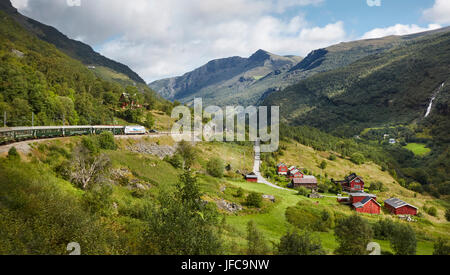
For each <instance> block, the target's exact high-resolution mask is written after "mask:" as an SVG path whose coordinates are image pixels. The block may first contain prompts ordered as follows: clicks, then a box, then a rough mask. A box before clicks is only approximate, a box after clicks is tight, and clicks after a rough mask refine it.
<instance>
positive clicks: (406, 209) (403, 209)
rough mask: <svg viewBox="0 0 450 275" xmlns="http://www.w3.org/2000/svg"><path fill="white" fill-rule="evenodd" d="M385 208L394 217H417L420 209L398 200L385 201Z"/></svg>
mask: <svg viewBox="0 0 450 275" xmlns="http://www.w3.org/2000/svg"><path fill="white" fill-rule="evenodd" d="M384 207H386V209H388V210H389V211H390V212H391V213H392V214H394V215H412V216H415V215H417V210H418V208H417V207H415V206H413V205H411V204H409V203H406V202H404V201H402V200H400V199H397V198H390V199H388V200H385V201H384Z"/></svg>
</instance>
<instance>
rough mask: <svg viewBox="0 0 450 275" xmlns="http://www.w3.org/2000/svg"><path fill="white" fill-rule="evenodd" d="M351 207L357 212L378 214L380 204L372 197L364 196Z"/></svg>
mask: <svg viewBox="0 0 450 275" xmlns="http://www.w3.org/2000/svg"><path fill="white" fill-rule="evenodd" d="M352 208H353V209H354V210H355V211H356V212H358V213H368V214H380V210H381V205H380V204H379V203H378V202H377V200H376V199H375V198H373V197H370V196H368V197H365V198H364V199H363V200H361V201H359V202H356V203H353V204H352Z"/></svg>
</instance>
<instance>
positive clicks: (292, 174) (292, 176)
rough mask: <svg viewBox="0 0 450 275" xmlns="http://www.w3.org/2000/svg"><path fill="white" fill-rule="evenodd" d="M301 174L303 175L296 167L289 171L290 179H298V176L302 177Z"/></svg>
mask: <svg viewBox="0 0 450 275" xmlns="http://www.w3.org/2000/svg"><path fill="white" fill-rule="evenodd" d="M303 176H304V175H303V173H302V172H300V170H298V169H294V170H292V171H290V172H289V178H290V179H300V178H303Z"/></svg>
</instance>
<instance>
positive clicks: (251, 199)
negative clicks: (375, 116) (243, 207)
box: [246, 192, 262, 208]
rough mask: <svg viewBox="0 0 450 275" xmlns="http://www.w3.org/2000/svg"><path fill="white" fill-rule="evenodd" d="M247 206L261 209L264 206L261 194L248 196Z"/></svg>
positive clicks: (253, 193)
mask: <svg viewBox="0 0 450 275" xmlns="http://www.w3.org/2000/svg"><path fill="white" fill-rule="evenodd" d="M246 203H247V206H249V207H255V208H261V206H262V197H261V195H260V194H258V193H255V192H252V193H250V194H249V195H248V196H247V201H246Z"/></svg>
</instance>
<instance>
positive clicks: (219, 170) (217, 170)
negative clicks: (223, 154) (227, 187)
mask: <svg viewBox="0 0 450 275" xmlns="http://www.w3.org/2000/svg"><path fill="white" fill-rule="evenodd" d="M224 170H225V165H224V163H223V161H222V160H221V159H220V158H213V159H211V160H210V161H208V164H207V165H206V171H207V172H208V174H210V175H211V176H213V177H216V178H222V177H223V171H224Z"/></svg>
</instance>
